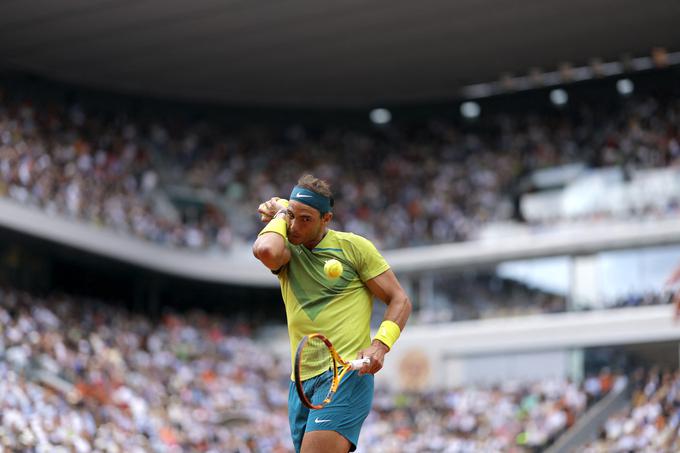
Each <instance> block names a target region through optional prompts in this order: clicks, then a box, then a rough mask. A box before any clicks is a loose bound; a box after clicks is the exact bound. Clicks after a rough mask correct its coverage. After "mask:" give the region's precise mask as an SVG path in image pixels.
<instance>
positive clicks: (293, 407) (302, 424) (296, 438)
mask: <svg viewBox="0 0 680 453" xmlns="http://www.w3.org/2000/svg"><path fill="white" fill-rule="evenodd" d="M308 417H309V409H307V408H306V407H305V406H303V405H302V402H300V398H299V397H298V394H297V390H296V389H295V383H294V382H291V383H290V387H289V389H288V424H289V426H290V435H291V437H292V439H293V447H294V448H295V451H296V453H300V449H301V448H302V438H303V436H304V435H305V429H306V427H307V418H308Z"/></svg>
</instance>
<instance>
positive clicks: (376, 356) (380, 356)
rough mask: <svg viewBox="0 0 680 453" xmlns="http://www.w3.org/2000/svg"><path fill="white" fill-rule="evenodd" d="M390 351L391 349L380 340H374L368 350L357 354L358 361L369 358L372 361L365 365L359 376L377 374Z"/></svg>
mask: <svg viewBox="0 0 680 453" xmlns="http://www.w3.org/2000/svg"><path fill="white" fill-rule="evenodd" d="M388 351H389V348H388V347H387V346H386V345H385V344H383V343H382V342H381V341H379V340H373V342H372V343H371V345H370V346H369V347H367V348H366V349H362V350H361V351H359V353H358V354H357V358H358V359H363V358H365V357H368V358H369V359H371V361H370V362H369V363H367V364H365V365H364V366H363V367H361V369H360V370H359V376H361V375H362V374H375V373H377V372H378V371H380V369H381V368H382V367H383V362H384V361H385V354H387V352H388Z"/></svg>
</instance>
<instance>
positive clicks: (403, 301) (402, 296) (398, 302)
mask: <svg viewBox="0 0 680 453" xmlns="http://www.w3.org/2000/svg"><path fill="white" fill-rule="evenodd" d="M412 308H413V306H412V305H411V301H410V300H409V298H408V296H407V295H406V293H405V292H403V291H399V292H398V293H397V294H395V295H394V297H392V300H390V301H388V302H387V310H385V317H384V318H383V321H392V322H394V323H396V324H397V325H398V326H399V329H400V330H402V331H403V330H404V327H405V326H406V321H408V318H409V316H411V310H412Z"/></svg>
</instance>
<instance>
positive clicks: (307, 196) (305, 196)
mask: <svg viewBox="0 0 680 453" xmlns="http://www.w3.org/2000/svg"><path fill="white" fill-rule="evenodd" d="M295 196H296V197H298V198H313V197H312V196H311V195H305V194H303V193H299V194H297V195H295Z"/></svg>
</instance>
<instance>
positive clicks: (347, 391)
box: [301, 371, 373, 453]
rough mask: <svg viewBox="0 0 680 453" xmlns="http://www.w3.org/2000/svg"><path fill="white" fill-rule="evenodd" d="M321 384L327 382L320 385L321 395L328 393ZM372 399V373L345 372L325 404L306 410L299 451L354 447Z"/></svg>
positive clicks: (311, 452)
mask: <svg viewBox="0 0 680 453" xmlns="http://www.w3.org/2000/svg"><path fill="white" fill-rule="evenodd" d="M324 385H330V383H326V382H324V383H323V384H322V385H321V386H320V387H319V389H318V390H319V394H320V395H322V396H323V395H325V394H326V393H327V388H324V387H323V386H324ZM372 402H373V375H372V374H365V375H363V376H359V374H358V372H356V371H352V372H350V373H348V374H347V375H346V376H345V377H344V378H343V380H342V382H341V383H340V386H339V387H338V391H337V392H336V394H335V396H334V397H333V399H332V400H331V402H330V403H329V404H328V405H327V406H326V407H324V408H323V409H314V410H311V411H309V417H308V418H307V423H306V425H307V426H306V430H305V434H304V438H303V439H302V451H301V453H317V452H318V453H327V452H328V453H330V452H333V453H335V452H342V453H347V452H348V451H354V450H355V449H356V445H357V443H358V441H359V433H360V431H361V425H362V424H363V423H364V420H366V417H367V416H368V413H369V412H370V410H371V404H372Z"/></svg>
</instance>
